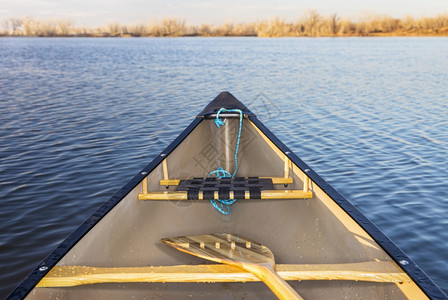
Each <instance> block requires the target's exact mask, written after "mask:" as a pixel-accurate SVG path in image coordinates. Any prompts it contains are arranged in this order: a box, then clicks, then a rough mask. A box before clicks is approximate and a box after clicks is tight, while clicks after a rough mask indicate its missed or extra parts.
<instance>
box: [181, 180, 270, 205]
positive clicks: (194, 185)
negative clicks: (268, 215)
mask: <svg viewBox="0 0 448 300" xmlns="http://www.w3.org/2000/svg"><path fill="white" fill-rule="evenodd" d="M273 189H274V185H273V183H272V179H271V178H259V177H247V178H246V177H233V178H193V179H182V180H180V182H179V185H178V186H177V189H176V190H177V191H187V193H188V200H198V199H199V192H200V191H202V192H203V195H204V199H213V198H214V194H215V192H218V193H219V198H220V199H229V198H230V192H231V191H233V195H234V198H235V199H245V193H246V191H249V193H250V199H260V197H261V191H262V190H273Z"/></svg>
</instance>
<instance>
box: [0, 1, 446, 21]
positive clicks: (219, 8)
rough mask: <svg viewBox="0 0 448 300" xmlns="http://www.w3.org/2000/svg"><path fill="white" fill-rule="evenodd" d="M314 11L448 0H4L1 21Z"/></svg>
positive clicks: (427, 11) (399, 14) (434, 4)
mask: <svg viewBox="0 0 448 300" xmlns="http://www.w3.org/2000/svg"><path fill="white" fill-rule="evenodd" d="M312 9H314V10H316V11H317V12H318V13H319V14H321V15H324V16H325V15H331V14H334V13H337V14H338V15H339V16H341V17H348V18H351V19H354V20H356V18H358V17H362V16H366V15H370V14H387V15H389V16H391V17H396V18H403V17H406V16H408V15H410V16H413V17H422V16H425V17H432V16H437V15H438V14H448V0H424V1H423V0H375V1H374V0H301V1H298V0H283V1H281V2H279V1H267V0H239V1H238V0H227V1H224V0H213V1H212V0H210V1H207V0H188V1H181V0H164V1H154V0H0V20H3V19H6V18H8V17H25V16H30V17H34V18H38V19H61V18H62V19H70V20H72V21H74V23H75V25H77V26H84V25H85V26H100V25H107V24H108V23H111V22H118V23H121V24H135V23H139V22H143V23H146V22H148V21H149V20H153V21H160V20H162V19H166V18H177V19H181V20H185V21H186V23H187V24H189V25H199V24H202V23H207V24H215V25H216V24H224V23H226V22H253V21H257V20H269V19H270V18H274V17H280V18H284V19H285V20H287V21H295V20H297V19H298V18H299V17H300V16H301V15H303V14H304V13H305V12H307V11H309V10H312Z"/></svg>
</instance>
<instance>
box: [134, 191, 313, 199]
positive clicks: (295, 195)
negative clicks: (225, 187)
mask: <svg viewBox="0 0 448 300" xmlns="http://www.w3.org/2000/svg"><path fill="white" fill-rule="evenodd" d="M198 198H199V200H211V199H204V196H203V192H202V191H199V195H198ZM309 198H313V192H311V191H302V190H262V191H261V199H309ZM138 199H139V200H188V192H186V191H157V192H146V193H141V194H139V195H138ZM214 199H219V192H218V191H215V193H214ZM230 199H234V195H233V191H230ZM244 199H250V192H249V191H246V192H245V196H244Z"/></svg>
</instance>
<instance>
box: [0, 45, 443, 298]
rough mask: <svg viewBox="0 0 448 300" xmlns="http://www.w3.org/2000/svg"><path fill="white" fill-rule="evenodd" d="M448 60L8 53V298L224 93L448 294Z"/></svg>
mask: <svg viewBox="0 0 448 300" xmlns="http://www.w3.org/2000/svg"><path fill="white" fill-rule="evenodd" d="M446 53H448V39H446V38H372V39H364V38H347V39H345V38H344V39H343V38H341V39H255V38H204V39H203V38H179V39H177V38H170V39H62V38H61V39H31V38H20V39H15V38H8V39H2V40H1V41H0V69H1V70H2V72H1V73H0V91H1V93H0V112H1V114H0V121H1V124H2V126H1V127H0V199H1V210H0V224H1V228H2V230H1V231H0V249H1V251H0V265H2V266H3V268H2V270H3V271H1V272H0V281H1V282H2V287H0V296H5V295H6V294H8V292H9V291H11V289H12V288H14V286H15V285H16V284H17V283H18V282H19V281H20V280H22V279H23V278H24V277H25V276H26V274H27V273H28V272H29V271H30V270H31V269H32V268H33V267H34V266H35V265H37V264H38V263H39V262H40V260H42V259H43V258H44V257H45V256H46V255H47V254H48V253H49V252H50V251H51V250H52V249H53V248H54V247H56V246H57V245H58V244H59V243H60V242H61V241H62V240H63V239H64V238H65V237H66V236H67V235H68V234H69V233H70V232H71V231H73V230H74V229H75V228H76V226H78V225H79V224H80V223H81V222H83V221H84V220H85V219H86V218H87V217H88V216H89V215H90V214H91V213H92V212H93V211H94V210H95V208H96V207H98V206H99V205H100V204H101V203H102V202H104V201H105V200H107V199H108V197H110V196H111V195H112V194H113V193H114V192H115V191H116V190H117V189H119V188H120V187H121V186H122V185H123V184H124V183H126V181H127V180H129V179H130V178H131V177H132V176H133V175H134V174H135V173H137V172H138V171H139V170H140V169H141V168H142V167H143V166H145V165H146V164H147V163H148V162H149V161H150V160H151V159H152V158H153V157H154V156H155V155H156V154H157V153H158V152H160V151H161V150H162V149H163V148H164V147H165V146H166V145H167V144H168V143H169V142H170V141H171V140H172V139H173V138H174V137H175V136H176V135H177V134H178V133H179V132H180V131H181V130H182V129H183V128H184V127H185V126H186V125H187V124H188V123H189V122H190V121H191V119H192V118H193V117H194V115H195V114H196V113H197V112H199V111H200V110H201V109H202V108H203V106H204V105H206V104H207V102H208V101H210V100H211V99H213V98H214V97H215V96H216V95H217V94H218V93H219V92H221V91H223V90H228V91H230V92H232V93H233V94H234V95H235V96H236V97H237V98H239V99H240V100H242V101H243V102H246V103H247V104H249V103H250V107H253V108H254V110H256V111H257V113H258V114H259V116H260V118H261V120H262V121H264V122H265V124H266V125H267V126H268V127H269V128H270V129H271V130H272V131H274V133H275V134H277V135H278V136H279V138H280V139H281V140H283V141H284V142H285V143H286V144H287V145H288V146H289V147H290V148H292V149H293V150H294V151H295V152H296V153H297V154H298V155H299V156H300V157H302V158H303V159H304V160H305V161H306V162H307V163H308V164H310V165H311V166H312V167H313V168H315V170H316V171H317V172H318V173H320V174H321V175H322V176H323V177H324V178H325V179H327V180H328V181H329V182H330V183H331V184H332V185H334V186H335V187H336V188H337V189H338V190H339V191H341V192H342V194H344V195H346V196H347V198H349V199H350V200H351V201H352V202H353V203H354V204H355V205H356V206H357V207H358V208H359V209H360V210H361V211H362V212H364V213H365V214H366V215H367V216H368V217H369V218H370V219H372V220H373V221H374V222H375V223H376V224H377V225H378V226H379V227H380V228H381V229H382V230H383V231H384V232H385V233H386V234H387V235H388V236H390V237H391V238H392V240H394V241H395V242H396V243H397V244H398V245H399V247H401V248H402V249H403V250H404V251H405V252H406V253H408V254H409V255H410V257H411V258H412V259H414V260H415V261H416V262H417V263H418V264H419V265H420V266H421V267H422V268H423V270H424V271H425V272H427V273H428V274H429V275H430V276H431V277H432V278H433V279H434V280H435V281H436V282H437V283H438V284H439V285H440V286H441V287H442V288H443V289H444V290H445V291H448V281H447V279H446V274H445V273H446V270H447V269H448V253H447V251H446V248H447V247H448V230H447V229H448V222H447V221H446V220H447V219H446V216H445V215H446V212H447V211H448V189H447V188H446V186H447V180H448V171H447V168H446V166H447V165H448V161H447V153H448V130H446V129H447V128H448V126H447V125H448V121H447V118H446V116H447V113H448V99H447V95H448V88H447V86H448V85H447V83H448V73H447V72H446V70H447V69H448V56H447V55H446ZM266 103H267V104H268V105H265V104H266ZM269 103H270V104H269Z"/></svg>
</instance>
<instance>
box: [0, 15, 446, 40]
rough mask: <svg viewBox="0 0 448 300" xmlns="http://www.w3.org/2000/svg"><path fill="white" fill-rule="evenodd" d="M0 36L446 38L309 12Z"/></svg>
mask: <svg viewBox="0 0 448 300" xmlns="http://www.w3.org/2000/svg"><path fill="white" fill-rule="evenodd" d="M0 35H1V36H41V37H59V36H60V37H75V36H78V37H176V36H258V37H321V36H322V37H334V36H424V35H434V36H436V35H443V36H448V14H442V15H438V16H436V17H421V18H414V17H410V16H409V17H406V18H403V19H397V18H392V17H390V16H388V15H369V16H365V17H363V18H360V20H359V21H354V20H350V19H347V18H342V17H340V16H339V15H337V14H332V15H329V16H323V15H321V14H319V13H318V12H317V11H315V10H310V11H307V12H306V13H304V14H303V15H302V16H301V17H300V18H298V20H297V21H294V22H288V21H285V19H283V18H273V19H271V20H268V21H266V20H261V21H256V22H249V23H225V24H222V25H214V24H201V25H187V24H186V21H185V20H182V19H164V20H162V21H159V22H154V21H148V22H147V23H135V24H130V25H123V24H119V23H109V24H107V25H106V26H100V27H95V28H91V27H86V26H81V27H79V26H75V25H74V22H73V21H72V20H68V19H52V20H40V19H36V18H32V17H24V18H16V17H10V18H5V19H3V20H2V21H1V30H0Z"/></svg>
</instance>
